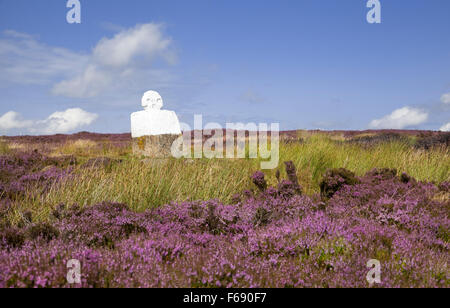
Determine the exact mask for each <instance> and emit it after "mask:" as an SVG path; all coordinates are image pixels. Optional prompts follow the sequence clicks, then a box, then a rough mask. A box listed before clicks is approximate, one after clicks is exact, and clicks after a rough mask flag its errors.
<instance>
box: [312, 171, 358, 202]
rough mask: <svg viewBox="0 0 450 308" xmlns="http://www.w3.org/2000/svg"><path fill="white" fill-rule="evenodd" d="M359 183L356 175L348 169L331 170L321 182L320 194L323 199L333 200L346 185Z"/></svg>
mask: <svg viewBox="0 0 450 308" xmlns="http://www.w3.org/2000/svg"><path fill="white" fill-rule="evenodd" d="M357 183H359V180H358V178H356V176H355V174H354V173H353V172H351V171H349V170H347V169H344V168H339V169H329V170H327V172H326V173H325V175H324V176H323V178H322V181H321V182H320V194H321V196H322V197H323V198H327V199H329V198H331V197H333V195H334V194H335V193H336V192H337V191H338V190H339V189H341V188H342V187H343V186H344V185H355V184H357Z"/></svg>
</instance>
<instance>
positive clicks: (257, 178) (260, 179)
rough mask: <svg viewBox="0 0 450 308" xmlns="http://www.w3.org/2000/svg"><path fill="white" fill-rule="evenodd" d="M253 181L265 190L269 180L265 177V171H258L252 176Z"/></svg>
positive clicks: (261, 189)
mask: <svg viewBox="0 0 450 308" xmlns="http://www.w3.org/2000/svg"><path fill="white" fill-rule="evenodd" d="M252 180H253V183H254V184H255V185H256V187H258V189H259V190H260V191H265V190H266V188H267V182H266V180H265V179H264V173H262V172H261V171H257V172H255V173H254V174H253V176H252Z"/></svg>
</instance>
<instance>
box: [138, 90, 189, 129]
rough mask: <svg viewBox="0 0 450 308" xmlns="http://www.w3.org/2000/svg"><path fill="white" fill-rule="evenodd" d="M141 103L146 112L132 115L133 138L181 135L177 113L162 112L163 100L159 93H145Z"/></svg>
mask: <svg viewBox="0 0 450 308" xmlns="http://www.w3.org/2000/svg"><path fill="white" fill-rule="evenodd" d="M141 103H142V107H144V110H143V111H138V112H134V113H132V114H131V137H132V138H139V137H143V136H157V135H180V134H181V128H180V122H179V121H178V117H177V115H176V114H175V112H174V111H170V110H161V108H162V107H163V100H162V97H161V95H159V93H158V92H156V91H147V92H145V93H144V96H142V101H141Z"/></svg>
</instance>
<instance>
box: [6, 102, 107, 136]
mask: <svg viewBox="0 0 450 308" xmlns="http://www.w3.org/2000/svg"><path fill="white" fill-rule="evenodd" d="M97 118H98V115H96V114H94V113H90V112H87V111H84V110H82V109H80V108H72V109H67V110H66V111H57V112H54V113H52V114H51V115H50V116H49V117H47V118H46V119H45V120H23V119H22V118H21V116H20V114H19V113H17V112H14V111H10V112H7V113H5V114H4V115H3V116H1V117H0V131H5V132H6V131H10V130H13V129H22V130H23V129H25V130H26V131H28V132H30V133H33V134H62V133H68V132H72V131H74V130H77V129H80V128H81V127H84V126H88V125H90V124H92V123H93V122H94V121H95V120H96V119H97Z"/></svg>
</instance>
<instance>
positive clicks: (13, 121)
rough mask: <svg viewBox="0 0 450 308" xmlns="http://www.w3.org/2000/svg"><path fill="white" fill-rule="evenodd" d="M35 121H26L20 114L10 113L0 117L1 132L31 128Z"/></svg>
mask: <svg viewBox="0 0 450 308" xmlns="http://www.w3.org/2000/svg"><path fill="white" fill-rule="evenodd" d="M31 125H33V121H25V120H23V119H22V118H21V116H20V114H18V113H17V112H15V111H9V112H7V113H5V114H4V115H2V116H1V117H0V131H7V130H11V129H17V128H24V127H30V126H31Z"/></svg>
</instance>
